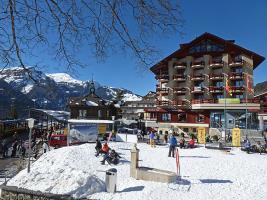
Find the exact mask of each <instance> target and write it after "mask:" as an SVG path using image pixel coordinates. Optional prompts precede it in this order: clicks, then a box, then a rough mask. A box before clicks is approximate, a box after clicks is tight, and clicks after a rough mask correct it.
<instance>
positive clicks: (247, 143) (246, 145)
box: [245, 139, 251, 153]
mask: <svg viewBox="0 0 267 200" xmlns="http://www.w3.org/2000/svg"><path fill="white" fill-rule="evenodd" d="M250 148H251V144H250V141H249V140H248V139H246V141H245V150H246V152H247V153H249V152H250Z"/></svg>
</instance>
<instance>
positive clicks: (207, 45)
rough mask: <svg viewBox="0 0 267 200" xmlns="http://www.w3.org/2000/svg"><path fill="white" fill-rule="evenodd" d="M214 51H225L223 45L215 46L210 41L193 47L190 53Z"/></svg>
mask: <svg viewBox="0 0 267 200" xmlns="http://www.w3.org/2000/svg"><path fill="white" fill-rule="evenodd" d="M212 51H224V48H223V46H222V45H219V44H214V43H213V42H212V41H210V40H204V41H202V42H200V43H199V44H198V45H196V46H193V47H192V48H191V49H189V53H198V52H212Z"/></svg>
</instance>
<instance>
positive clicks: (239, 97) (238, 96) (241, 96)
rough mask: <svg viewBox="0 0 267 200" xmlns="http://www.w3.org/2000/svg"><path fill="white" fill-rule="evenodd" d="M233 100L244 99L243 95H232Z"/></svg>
mask: <svg viewBox="0 0 267 200" xmlns="http://www.w3.org/2000/svg"><path fill="white" fill-rule="evenodd" d="M233 97H234V98H237V99H244V95H243V94H236V95H233Z"/></svg>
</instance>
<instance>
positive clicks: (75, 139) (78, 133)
mask: <svg viewBox="0 0 267 200" xmlns="http://www.w3.org/2000/svg"><path fill="white" fill-rule="evenodd" d="M97 135H98V126H97V124H95V123H91V124H82V123H75V124H71V125H70V135H69V142H70V143H81V142H95V141H96V139H97Z"/></svg>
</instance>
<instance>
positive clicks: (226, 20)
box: [44, 0, 267, 95]
mask: <svg viewBox="0 0 267 200" xmlns="http://www.w3.org/2000/svg"><path fill="white" fill-rule="evenodd" d="M180 3H181V7H182V9H183V17H184V19H185V25H184V28H183V32H184V33H185V35H184V36H183V37H180V36H179V35H178V34H174V35H172V36H171V37H168V38H165V37H161V38H154V40H153V43H154V45H157V47H158V48H159V50H160V51H161V54H160V55H159V56H158V61H160V60H161V59H163V58H164V57H165V56H168V55H169V54H171V53H172V52H173V51H175V50H177V49H178V48H179V44H180V43H186V42H190V41H191V40H193V39H194V38H195V37H197V36H199V35H201V34H202V33H204V32H210V33H213V34H215V35H218V36H219V37H222V38H224V39H234V40H235V41H236V44H238V45H240V46H242V47H245V48H247V49H249V50H251V51H254V52H256V53H258V54H260V55H262V56H264V57H267V13H266V11H267V1H266V0H257V1H252V0H234V1H233V0H224V1H219V0H202V1H197V0H181V1H180ZM87 55H88V52H81V58H82V59H83V61H86V62H87V63H88V65H89V67H88V68H85V69H78V71H79V72H78V74H77V75H76V78H78V79H81V80H89V79H91V77H92V74H93V76H94V79H95V80H96V81H97V82H99V83H100V84H102V85H108V86H113V87H123V88H126V89H129V90H132V91H133V92H135V93H137V94H140V95H145V94H146V93H147V92H148V91H150V90H152V91H155V84H156V81H155V78H154V75H153V73H152V72H150V71H149V69H146V70H145V69H142V70H140V69H138V68H137V66H136V62H135V60H134V59H132V58H130V57H126V56H125V55H121V54H114V55H111V56H110V57H109V58H107V59H106V61H105V62H103V63H98V62H97V61H96V60H94V59H93V58H92V57H90V58H89V57H88V56H87ZM44 60H45V59H44ZM47 60H49V59H47ZM266 63H267V62H266V61H264V62H263V63H262V64H261V65H260V66H259V67H258V68H257V69H256V70H255V71H254V73H255V80H254V82H255V83H258V82H262V81H266V80H267V78H266V75H267V64H266ZM45 64H46V65H48V66H49V68H48V70H47V71H46V72H49V73H53V72H63V71H64V69H63V68H61V67H55V66H59V65H58V63H56V62H53V61H46V62H45Z"/></svg>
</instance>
